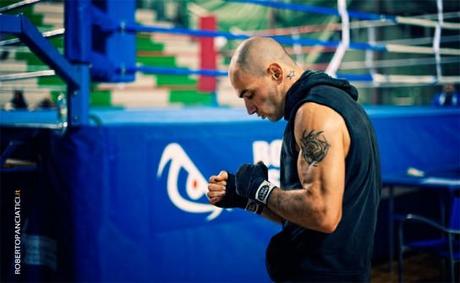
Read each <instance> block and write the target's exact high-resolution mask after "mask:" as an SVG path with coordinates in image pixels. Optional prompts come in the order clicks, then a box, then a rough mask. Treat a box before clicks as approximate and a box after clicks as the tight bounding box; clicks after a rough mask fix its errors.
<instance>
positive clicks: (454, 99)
mask: <svg viewBox="0 0 460 283" xmlns="http://www.w3.org/2000/svg"><path fill="white" fill-rule="evenodd" d="M432 104H433V105H434V106H456V107H459V106H460V94H459V93H458V92H456V91H455V85H454V84H446V85H444V86H443V87H442V92H441V93H439V94H437V95H435V97H434V99H433V103H432Z"/></svg>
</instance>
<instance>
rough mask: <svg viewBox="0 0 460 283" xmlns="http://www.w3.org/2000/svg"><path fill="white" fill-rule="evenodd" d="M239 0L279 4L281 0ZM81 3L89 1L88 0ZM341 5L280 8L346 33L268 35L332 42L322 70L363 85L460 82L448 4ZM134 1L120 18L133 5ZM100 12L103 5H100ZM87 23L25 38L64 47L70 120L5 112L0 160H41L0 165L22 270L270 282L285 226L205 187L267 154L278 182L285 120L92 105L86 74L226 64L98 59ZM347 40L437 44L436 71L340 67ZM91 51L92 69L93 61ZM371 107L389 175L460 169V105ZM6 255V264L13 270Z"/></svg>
mask: <svg viewBox="0 0 460 283" xmlns="http://www.w3.org/2000/svg"><path fill="white" fill-rule="evenodd" d="M68 2H70V3H74V4H71V5H70V7H67V9H68V10H67V11H73V12H74V13H71V15H68V14H67V15H66V16H68V17H69V19H70V20H72V21H73V22H82V23H84V24H83V26H85V25H88V22H85V20H84V19H85V17H86V16H87V15H85V11H88V10H85V9H88V7H87V6H83V9H80V10H78V13H76V12H75V11H76V10H75V9H77V8H78V6H77V5H75V3H76V1H75V2H73V1H68ZM109 2H110V1H109ZM234 2H241V1H234ZM245 2H252V4H255V5H271V6H272V7H275V6H273V5H275V4H274V2H273V1H245ZM81 3H84V4H85V5H87V4H88V3H89V1H81ZM338 3H339V5H338V9H316V8H315V7H313V6H308V5H300V6H296V5H287V4H286V5H283V4H281V3H277V4H276V5H277V6H276V7H275V8H280V9H296V10H298V11H303V12H308V13H323V14H324V13H326V14H331V13H332V14H334V15H337V16H340V17H341V20H342V23H341V24H340V25H339V26H337V27H336V29H337V30H340V31H341V38H342V40H340V41H325V40H314V39H305V38H294V37H292V36H277V35H275V36H274V37H275V38H276V39H277V40H279V41H280V42H281V43H283V44H286V45H300V46H316V45H320V46H326V47H330V48H333V49H334V50H336V52H335V53H334V56H333V60H332V61H331V64H329V66H328V68H327V71H328V73H330V74H331V75H335V76H337V77H341V78H346V79H349V80H352V81H353V82H355V83H365V84H372V85H376V86H378V85H383V84H415V85H416V84H435V83H444V82H458V81H459V77H458V76H443V75H442V70H441V68H440V66H441V55H443V56H458V55H459V54H460V51H459V50H456V49H451V48H441V47H440V43H439V37H440V34H441V29H444V28H445V29H453V30H457V29H459V26H458V24H455V23H446V22H443V20H442V9H440V13H441V18H440V20H439V21H429V20H425V21H417V20H416V19H415V20H414V19H408V18H404V17H388V16H385V15H377V14H371V13H359V12H355V11H347V9H346V7H345V6H346V5H344V1H341V0H340V1H338ZM131 4H132V3H131ZM72 5H73V6H72ZM130 7H131V6H130ZM133 7H134V6H132V7H131V8H127V9H126V11H124V12H125V14H124V15H123V16H120V17H121V18H123V17H124V16H126V15H127V14H130V13H132V9H133ZM80 8H82V7H80ZM112 8H113V7H112ZM441 8H442V7H441ZM67 13H68V12H67ZM92 13H94V15H95V17H99V16H101V15H100V14H98V13H99V12H97V11H96V12H94V11H93V12H92ZM107 13H108V12H107ZM90 14H91V13H90ZM94 15H93V16H94ZM112 16H114V17H115V19H116V16H115V15H112ZM349 18H356V19H360V20H374V21H377V22H378V21H382V22H389V23H392V24H394V23H398V24H409V25H426V26H429V27H432V28H434V29H436V30H439V31H438V32H437V34H438V35H437V36H436V38H437V40H435V41H434V42H433V46H432V47H430V48H423V47H417V48H416V47H412V48H411V47H409V46H401V45H382V44H376V43H367V42H366V43H360V42H351V41H350V38H349V29H350V26H351V23H350V21H349ZM99 19H100V20H99V21H95V22H94V23H93V24H95V25H100V26H102V27H104V31H105V32H108V33H115V34H116V35H117V36H118V37H117V38H115V40H114V41H115V44H120V42H128V43H129V42H131V43H132V41H133V34H135V33H139V32H148V33H168V34H182V35H186V36H193V37H198V38H202V37H203V38H216V37H225V38H227V39H229V40H241V39H245V38H248V37H249V35H248V34H235V33H230V32H219V31H209V30H192V29H180V28H165V27H160V26H145V25H138V24H136V23H135V22H134V21H133V19H132V15H131V19H127V20H125V19H121V20H120V21H121V22H119V21H116V20H114V18H107V17H104V16H103V15H102V16H101V17H100V18H99ZM92 21H94V19H92ZM12 22H14V23H16V24H11V25H8V28H9V31H10V32H13V33H16V34H21V37H22V38H26V41H27V40H28V42H29V44H30V42H34V41H37V42H39V43H43V41H42V39H41V37H40V35H39V33H35V32H32V33H31V32H30V30H33V28H32V27H30V28H29V27H28V24H27V19H25V18H24V17H22V16H19V17H16V18H15V19H14V20H13V18H11V17H9V16H4V17H3V18H1V17H0V23H2V24H3V23H12ZM24 23H25V24H24ZM15 25H17V26H19V25H22V26H21V29H17V26H16V29H14V28H12V27H14V26H15ZM4 27H5V26H4V25H2V28H4ZM80 28H81V26H79V27H74V28H71V29H68V30H66V36H67V35H69V37H70V39H69V44H71V45H70V46H74V48H73V49H72V50H70V51H67V52H68V53H67V54H66V56H65V57H63V56H61V57H59V55H57V54H56V53H53V52H51V53H47V51H46V50H49V49H50V47H49V46H46V43H45V44H44V45H43V44H42V45H40V44H38V45H33V44H32V46H35V47H31V48H32V49H34V50H44V54H45V55H43V56H45V57H46V58H48V60H49V61H53V60H54V59H56V58H60V59H57V62H58V63H57V64H54V65H52V64H51V65H52V66H53V67H54V68H55V69H56V73H57V74H59V75H61V76H62V77H63V78H64V80H65V81H66V83H67V84H68V95H67V105H68V109H66V110H68V111H67V112H64V114H63V115H65V114H66V113H67V119H66V120H65V121H63V120H62V118H63V116H62V113H61V115H60V116H58V115H56V112H55V111H35V112H28V111H15V112H5V111H0V135H1V137H2V139H1V148H2V150H3V151H2V155H1V158H0V160H1V161H2V163H3V162H6V160H7V159H27V158H28V157H36V156H39V159H38V160H39V162H37V163H35V164H32V165H24V166H12V167H11V168H10V167H4V168H2V171H1V174H2V176H6V174H9V175H8V178H2V199H3V201H2V204H3V205H4V207H7V208H10V206H11V205H12V202H11V199H13V196H14V193H15V192H16V191H17V190H18V189H19V190H20V191H21V192H22V206H21V207H22V213H23V214H22V218H23V219H27V223H24V225H23V230H22V233H23V242H24V249H25V250H26V253H28V257H27V258H26V259H25V261H24V262H25V264H24V266H23V270H24V272H23V275H22V276H24V277H23V278H22V279H24V280H28V279H31V280H46V279H53V280H58V281H59V280H69V279H70V280H75V281H81V282H85V281H142V282H152V281H154V282H177V281H193V282H215V281H224V282H227V281H228V282H242V281H243V282H245V281H250V282H268V281H269V278H268V276H267V274H266V271H265V263H264V258H265V247H266V245H267V243H268V241H269V239H270V237H271V236H273V234H275V233H276V232H278V231H279V230H280V227H279V226H278V225H276V224H274V223H270V222H268V221H266V220H265V219H262V218H259V217H251V216H250V215H247V213H246V212H242V211H239V210H223V209H220V208H216V207H213V206H211V205H209V204H208V202H207V199H206V196H205V192H206V191H207V178H208V177H209V176H210V175H212V174H215V173H217V172H218V171H219V170H221V169H223V168H225V169H228V170H231V171H234V170H236V169H237V168H238V166H239V165H240V164H241V163H247V162H249V163H252V162H257V161H259V160H262V161H264V163H265V164H266V165H267V166H268V167H269V176H270V180H271V181H272V182H274V183H277V182H278V181H277V180H278V178H279V166H280V164H279V153H280V146H281V140H280V137H282V133H283V130H284V126H285V122H284V121H281V122H279V123H270V122H267V121H262V120H259V119H256V118H254V117H249V116H247V114H246V112H245V111H244V110H243V109H240V108H236V109H233V108H217V107H214V108H209V107H192V108H167V109H96V108H95V109H89V107H87V104H88V96H89V93H88V92H89V84H90V82H91V79H94V80H100V81H107V80H112V79H113V80H116V81H125V82H127V81H130V80H132V79H133V77H134V76H135V74H136V73H153V74H175V75H177V74H190V75H200V76H206V77H222V76H226V75H227V73H226V71H225V70H219V69H190V68H181V69H178V68H174V69H173V68H164V67H158V66H146V65H142V64H136V62H135V58H134V53H133V54H131V53H130V51H133V50H131V48H132V47H133V46H131V45H130V46H131V47H129V48H128V49H127V50H125V51H126V52H123V54H121V55H120V57H122V58H119V59H120V60H118V61H115V63H118V65H116V64H115V65H110V66H109V68H107V70H102V69H101V66H107V65H106V63H107V59H113V56H117V55H119V54H118V53H117V52H116V51H114V50H110V52H108V53H107V54H105V56H106V57H105V58H103V57H100V56H99V57H98V56H96V57H91V56H90V55H89V54H88V53H86V52H87V51H88V48H89V47H88V45H89V43H90V42H89V41H85V40H82V41H81V42H76V41H78V39H79V38H80V37H83V38H86V39H88V36H89V35H88V34H85V30H84V29H80ZM23 33H25V35H24V34H23ZM72 44H73V45H72ZM346 49H356V50H364V51H366V50H368V51H372V52H402V53H414V52H415V53H417V52H418V53H420V54H432V55H433V50H434V51H435V52H434V55H435V61H436V66H437V69H436V70H437V73H436V75H429V76H428V75H427V76H418V77H415V76H410V77H409V76H404V75H388V74H380V73H375V72H369V73H363V74H353V73H351V74H348V73H342V72H340V71H339V66H340V64H341V61H342V58H343V55H344V52H345V50H346ZM46 54H48V55H46ZM50 54H51V55H50ZM90 57H91V59H89V58H90ZM92 60H94V61H92ZM90 62H91V63H92V64H94V65H93V66H95V67H94V68H93V69H90V68H89V65H90V64H89V63H90ZM61 110H62V109H61ZM365 110H366V111H367V113H368V114H369V116H370V118H371V121H372V123H373V125H374V127H375V129H376V133H377V139H378V143H379V148H380V154H381V162H382V164H381V165H382V176H383V178H384V181H385V180H386V178H387V177H388V178H389V179H390V178H393V177H394V176H403V175H406V174H407V172H408V170H409V169H411V168H412V169H414V168H415V169H416V170H419V171H424V172H430V171H435V170H456V169H458V168H460V156H459V155H458V148H460V135H459V134H458V133H459V132H460V109H455V108H444V109H443V108H432V107H392V106H366V107H365ZM2 165H3V164H2ZM396 197H397V196H396ZM7 201H10V203H7ZM3 202H4V203H3ZM383 205H387V204H383ZM8 211H9V212H12V211H14V210H13V209H11V210H8ZM387 216H388V215H386V214H385V212H383V213H381V215H380V216H379V223H386V222H387ZM5 217H6V216H5ZM8 221H9V220H8ZM385 225H386V224H381V225H380V226H379V227H378V228H377V230H378V231H377V235H376V240H375V242H376V244H375V246H376V248H375V249H376V252H375V254H376V256H386V255H387V254H386V252H387V250H388V248H389V245H390V244H389V243H388V239H387V232H386V231H387V230H386V229H387V227H386V226H385ZM382 231H385V232H382ZM379 232H381V233H379ZM10 237H11V238H12V237H13V231H10V232H7V233H6V236H5V238H6V239H10ZM9 254H10V253H9ZM12 254H13V253H11V255H12ZM8 260H9V258H8V259H6V260H5V261H3V262H2V265H4V266H6V267H7V268H10V267H11V266H10V265H8V264H9V262H7V261H8ZM223 274H225V277H223ZM11 276H12V275H11ZM12 278H13V277H11V278H10V277H8V279H11V280H12Z"/></svg>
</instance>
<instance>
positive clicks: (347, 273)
mask: <svg viewBox="0 0 460 283" xmlns="http://www.w3.org/2000/svg"><path fill="white" fill-rule="evenodd" d="M357 99H358V92H357V90H356V89H355V88H354V87H353V86H352V85H350V84H349V83H348V82H347V81H345V80H339V79H333V78H331V77H329V76H328V75H326V74H324V73H319V72H313V71H306V72H305V73H303V74H302V76H301V78H300V79H299V80H298V81H297V82H296V83H295V84H294V85H293V86H292V87H291V88H290V89H289V91H288V93H287V95H286V102H285V112H284V118H285V119H286V120H287V121H288V124H287V126H286V129H285V132H284V138H283V147H282V152H281V172H280V181H281V188H282V189H284V190H290V189H299V188H301V187H302V186H301V183H300V180H299V177H298V175H297V157H298V154H299V153H298V151H297V150H296V147H295V139H294V119H295V116H296V112H297V110H298V109H299V107H300V106H302V105H303V104H304V103H307V102H314V103H318V104H321V105H324V106H327V107H330V108H332V109H333V110H335V111H336V112H337V113H338V114H340V115H341V116H342V117H343V119H344V121H345V123H346V126H347V128H348V132H349V135H350V139H351V143H350V149H349V152H348V155H347V157H346V160H345V191H344V196H343V210H342V218H341V221H340V223H339V224H338V227H337V229H336V230H335V231H334V232H333V233H331V234H326V233H321V232H318V231H313V230H309V229H305V228H302V227H299V226H297V225H296V224H293V223H289V222H286V223H285V224H284V228H283V232H282V233H284V234H285V236H286V237H287V239H288V241H290V242H291V243H292V244H293V245H294V246H295V247H296V251H295V253H296V254H297V256H296V263H297V264H298V267H297V268H298V269H299V270H298V272H299V273H300V277H298V278H297V279H299V280H302V279H306V280H308V279H314V278H317V279H321V278H323V279H325V280H335V279H337V280H339V281H340V280H344V281H349V280H351V281H368V280H369V279H368V276H369V273H370V260H371V256H372V250H373V240H374V232H375V226H376V220H377V209H378V203H379V200H380V191H381V177H380V160H379V154H378V148H377V142H376V138H375V134H374V130H373V128H372V125H371V123H370V121H369V119H368V117H367V115H366V113H365V111H364V109H363V108H362V107H361V106H360V105H359V104H358V103H357V102H356V101H357ZM318 130H320V129H318Z"/></svg>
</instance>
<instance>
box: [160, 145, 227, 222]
mask: <svg viewBox="0 0 460 283" xmlns="http://www.w3.org/2000/svg"><path fill="white" fill-rule="evenodd" d="M168 163H171V164H170V166H169V171H168V173H167V174H168V175H167V192H168V196H169V198H170V200H171V202H172V203H173V204H174V205H175V206H176V207H177V208H179V209H181V210H183V211H186V212H189V213H209V215H208V216H207V217H206V219H207V220H208V221H210V220H213V219H215V218H216V217H217V216H219V215H220V213H221V212H222V208H220V207H216V206H213V205H211V204H207V203H202V202H200V201H199V200H200V199H201V198H202V197H203V196H205V194H206V192H207V190H208V182H207V181H206V179H205V178H204V177H203V174H201V172H200V171H199V170H198V168H197V167H196V165H195V164H194V163H193V162H192V160H191V159H190V157H189V156H188V155H187V153H185V151H184V149H183V148H182V147H181V146H180V145H179V144H177V143H171V144H168V146H166V148H165V149H164V151H163V154H162V156H161V159H160V166H159V167H158V172H157V177H161V176H162V175H163V171H164V169H165V167H166V165H167V164H168ZM181 169H183V170H185V171H187V173H188V176H187V181H186V184H185V192H186V194H187V197H184V196H182V195H181V193H180V192H179V185H178V180H179V172H180V170H181Z"/></svg>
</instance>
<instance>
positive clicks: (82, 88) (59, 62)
mask: <svg viewBox="0 0 460 283" xmlns="http://www.w3.org/2000/svg"><path fill="white" fill-rule="evenodd" d="M67 2H74V1H67ZM67 2H66V4H67ZM0 33H7V34H12V35H15V36H17V37H18V38H19V39H20V40H21V41H22V42H23V43H24V44H25V45H27V46H28V47H29V48H30V50H31V51H32V52H34V53H35V54H36V55H37V56H38V57H39V58H40V59H41V60H42V61H43V62H44V63H46V64H47V65H49V66H50V67H51V68H52V69H53V70H55V72H56V74H57V75H58V76H60V77H61V78H62V79H63V80H64V81H65V82H66V83H67V89H68V91H67V105H68V111H67V123H66V125H68V126H79V125H87V124H89V86H90V78H89V64H77V65H75V64H71V63H70V62H69V61H68V60H67V59H66V58H65V57H64V56H62V55H61V54H60V53H59V51H58V50H57V49H56V48H55V47H54V46H53V45H52V44H51V43H50V42H49V41H48V40H47V39H46V38H45V37H44V36H43V35H42V33H40V31H38V29H37V28H36V27H35V26H34V25H33V24H32V23H31V22H30V21H29V19H28V18H27V17H26V16H24V15H0Z"/></svg>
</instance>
